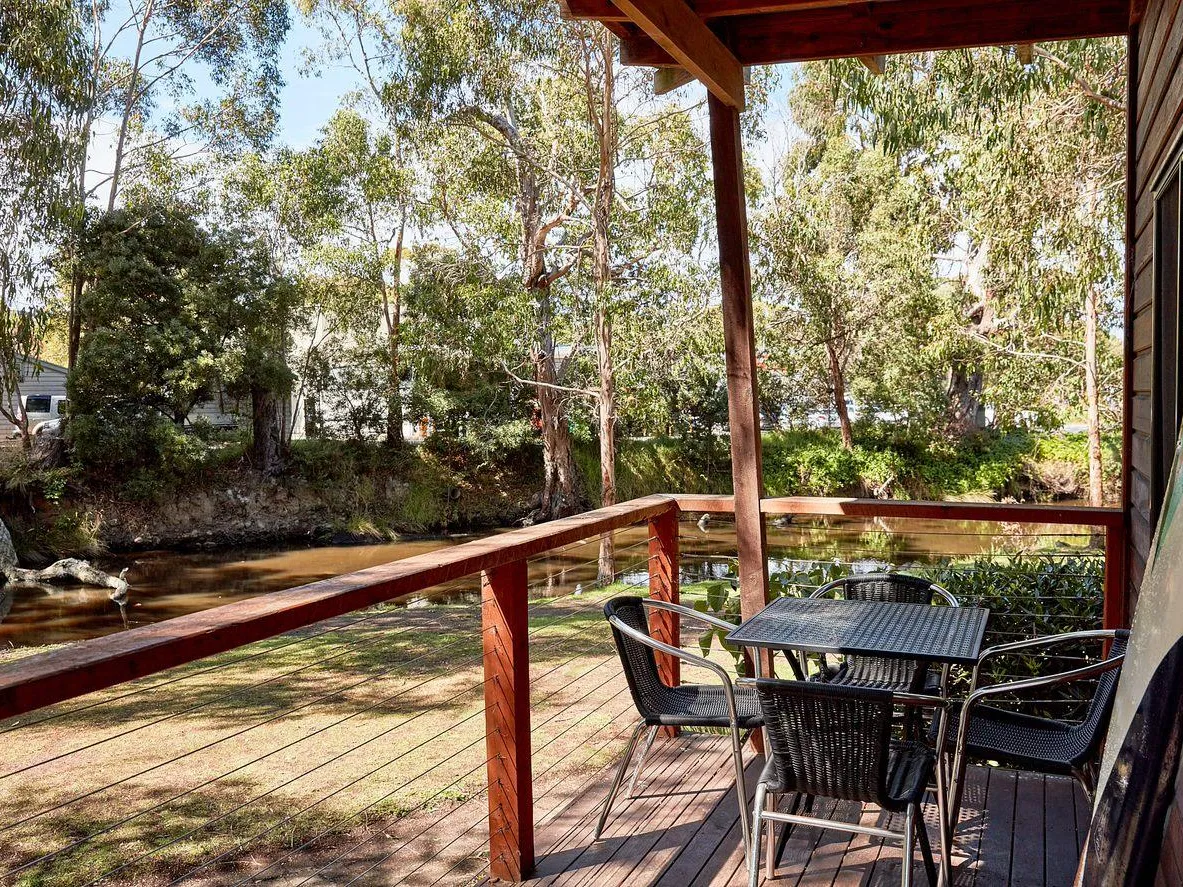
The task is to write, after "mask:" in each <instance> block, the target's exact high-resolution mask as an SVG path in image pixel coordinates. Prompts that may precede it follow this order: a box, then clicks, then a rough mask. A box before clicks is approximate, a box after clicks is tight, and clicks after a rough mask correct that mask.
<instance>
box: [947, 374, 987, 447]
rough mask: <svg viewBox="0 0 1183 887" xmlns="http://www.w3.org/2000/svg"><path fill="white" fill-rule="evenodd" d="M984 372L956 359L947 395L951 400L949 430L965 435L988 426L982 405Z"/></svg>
mask: <svg viewBox="0 0 1183 887" xmlns="http://www.w3.org/2000/svg"><path fill="white" fill-rule="evenodd" d="M981 393H982V374H981V373H980V372H977V371H971V370H969V369H968V368H967V367H966V365H965V362H964V361H962V360H959V359H956V358H955V359H954V361H953V366H952V367H951V368H950V370H949V384H948V386H947V388H946V396H947V397H948V401H949V431H950V432H951V433H952V434H955V435H956V436H958V437H965V436H966V435H967V434H970V433H972V432H974V431H980V430H981V429H982V428H985V427H986V410H985V408H984V407H983V406H982V401H981Z"/></svg>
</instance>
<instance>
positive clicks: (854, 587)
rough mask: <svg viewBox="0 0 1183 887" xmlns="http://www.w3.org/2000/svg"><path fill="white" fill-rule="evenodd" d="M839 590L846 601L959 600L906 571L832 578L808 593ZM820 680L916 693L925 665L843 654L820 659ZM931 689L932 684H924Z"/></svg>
mask: <svg viewBox="0 0 1183 887" xmlns="http://www.w3.org/2000/svg"><path fill="white" fill-rule="evenodd" d="M838 594H840V595H841V596H842V597H844V598H845V599H846V600H850V601H885V602H891V603H904V604H931V603H932V602H933V601H934V599H940V600H942V601H944V602H945V603H946V604H947V605H948V606H950V607H958V606H960V604H959V603H958V601H957V598H955V597H954V596H953V595H952V594H950V593H949V592H948V591H946V590H945V589H944V588H942V587H941V586H939V585H937V584H936V583H934V582H930V581H929V580H928V579H922V578H921V577H919V576H910V575H908V574H907V573H864V574H862V575H856V576H846V577H843V578H842V579H835V580H834V581H833V582H828V583H826V584H825V585H823V586H821V587H820V588H818V589H817V590H816V591H814V592H813V593H812V594H811V595H810V597H813V598H820V597H828V596H831V595H838ZM786 655H787V656H789V657H790V659H789V665H790V666H792V668H793V673H794V674H795V675H796V676H797V677H798V678H800V677H801V676H802V674H803V673H804V671H805V669H804V668H803V667H802V665H799V664H797V663H796V662H795V661H794V660H793V658H792V657H793V654H792V653H786ZM819 679H820V680H823V681H826V682H827V683H831V684H842V685H845V686H852V687H878V688H879V689H882V690H906V691H909V692H913V693H919V692H922V691H924V690H925V689H926V681H927V679H928V669H927V667H925V666H924V665H923V664H922V663H919V662H916V661H914V660H911V659H890V658H887V657H884V656H847V657H845V659H844V660H843V662H842V664H841V665H839V666H837V667H831V666H830V665H829V664H828V662H826V661H825V660H824V659H823V661H822V670H821V674H820V676H819ZM927 689H928V690H929V691H932V690H935V689H936V688H935V687H933V686H930V687H927Z"/></svg>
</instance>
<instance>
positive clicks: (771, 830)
mask: <svg viewBox="0 0 1183 887" xmlns="http://www.w3.org/2000/svg"><path fill="white" fill-rule="evenodd" d="M765 798H766V800H765V802H764V803H765V804H766V805H767V807H768V809H770V810H776V802H777V795H774V794H771V793H769V794H767V795H765ZM781 828H782V829H783V828H784V826H783V825H782V826H781ZM764 829H765V831H767V832H768V836H767V840H765V841H764V877H765V878H766V879H767V880H769V881H771V880H772V879H773V878H775V877H776V863H777V860H776V820H774V819H768V820H765V822H764ZM755 840H756V843H757V844H759V843H760V836H759V835H757V836H756V838H755Z"/></svg>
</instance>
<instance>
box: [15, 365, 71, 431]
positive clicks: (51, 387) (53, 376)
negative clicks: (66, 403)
mask: <svg viewBox="0 0 1183 887" xmlns="http://www.w3.org/2000/svg"><path fill="white" fill-rule="evenodd" d="M67 373H68V370H67V369H66V368H65V367H64V366H59V365H58V364H56V363H50V362H49V361H48V360H29V359H28V358H22V359H21V382H20V393H21V396H22V397H36V398H47V399H46V401H45V409H44V410H39V409H34V410H32V411H31V412H35V413H39V412H46V413H47V412H49V406H50V404H51V403H52V402H53V398H55V397H65V396H66V375H67ZM13 427H14V426H13V424H12V423H11V422H9V421H8V420H7V419H5V418H4V417H3V416H0V438H7V437H8V436H9V434H10V433H11V432H12V430H13Z"/></svg>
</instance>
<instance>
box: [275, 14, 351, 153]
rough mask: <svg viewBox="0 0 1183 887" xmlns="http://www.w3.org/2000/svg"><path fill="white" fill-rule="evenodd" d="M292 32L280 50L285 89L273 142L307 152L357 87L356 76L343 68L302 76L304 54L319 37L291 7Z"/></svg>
mask: <svg viewBox="0 0 1183 887" xmlns="http://www.w3.org/2000/svg"><path fill="white" fill-rule="evenodd" d="M291 15H292V29H291V31H290V32H289V33H288V39H287V42H286V43H285V44H284V48H283V62H282V72H283V78H284V81H285V85H284V88H283V92H282V93H281V101H280V112H279V113H280V117H279V132H278V133H276V141H277V143H279V144H285V145H291V146H292V147H294V148H306V147H308V145H310V144H312V142H313V141H314V140H315V138H316V133H317V130H318V129H320V127H322V126H323V125H324V124H325V122H326V121H327V120H328V119H329V118H330V117H331V116H333V112H334V111H335V110H337V107H338V105H339V104H340V101H341V96H342V95H344V94H345V93H347V92H349V91H350V90H353V89H356V88H357V87H358V85H359V83H358V76H357V72H356V71H354V70H353V69H352V68H350V67H347V66H343V65H324V66H319V67H317V69H316V70H315V71H314V72H311V73H309V72H305V71H304V67H305V63H304V59H303V57H302V56H303V52H304V50H305V48H307V47H310V46H317V45H318V44H319V43H320V34H318V33H317V32H316V30H315V29H313V28H310V27H308V25H307V24H306V23H305V22H304V20H303V17H302V16H301V15H300V14H299V12H297V11H296V9H295V7H294V6H293V7H292V10H291Z"/></svg>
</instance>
